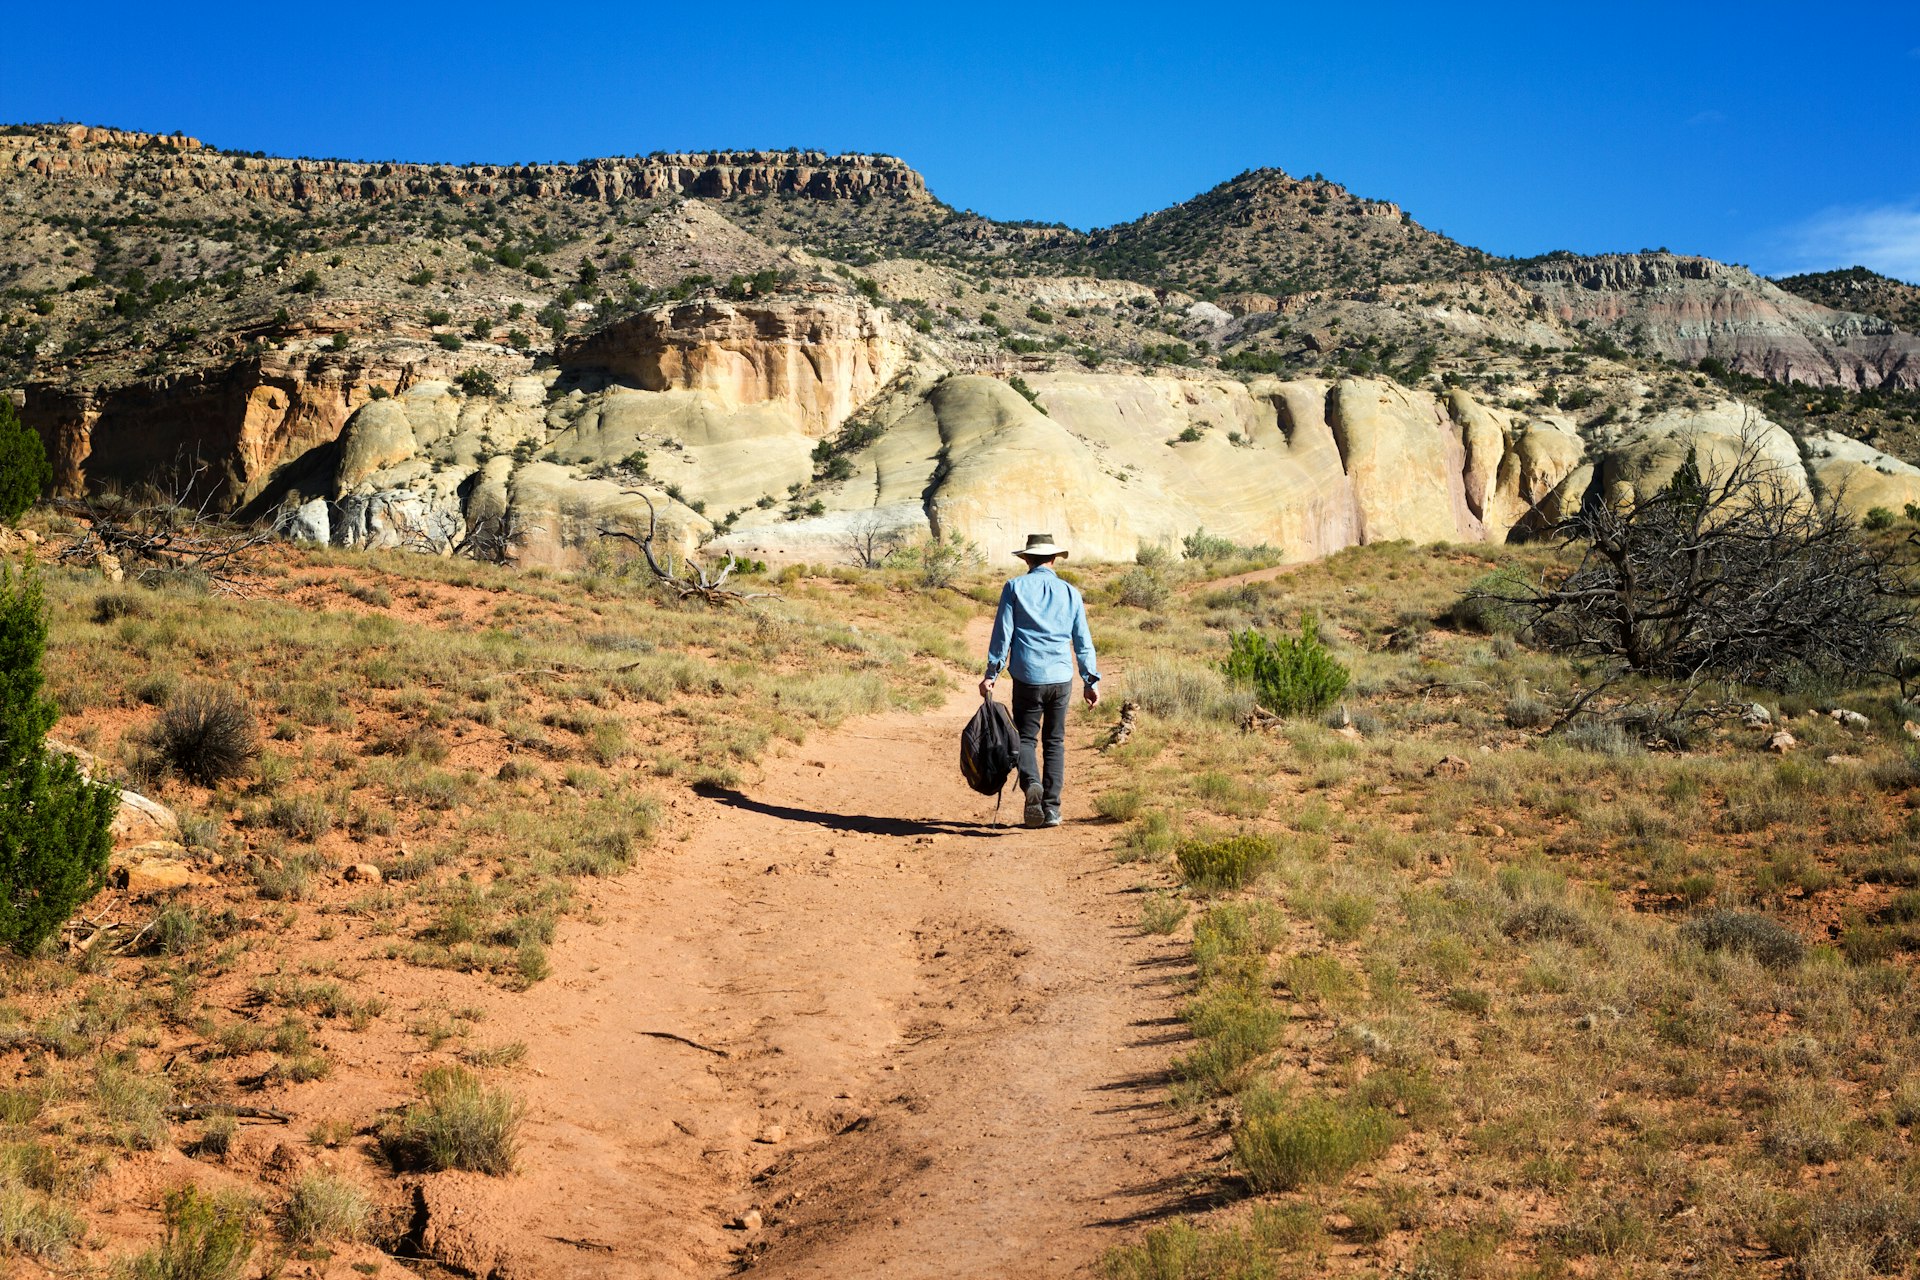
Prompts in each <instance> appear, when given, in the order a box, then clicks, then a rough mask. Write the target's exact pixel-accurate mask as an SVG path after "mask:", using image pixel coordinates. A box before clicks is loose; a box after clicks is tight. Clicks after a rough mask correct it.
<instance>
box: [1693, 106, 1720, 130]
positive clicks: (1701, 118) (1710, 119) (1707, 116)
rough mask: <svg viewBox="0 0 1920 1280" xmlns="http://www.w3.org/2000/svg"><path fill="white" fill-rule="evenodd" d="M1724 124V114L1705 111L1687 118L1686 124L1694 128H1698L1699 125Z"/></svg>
mask: <svg viewBox="0 0 1920 1280" xmlns="http://www.w3.org/2000/svg"><path fill="white" fill-rule="evenodd" d="M1726 122H1727V117H1726V113H1725V112H1722V111H1713V110H1707V111H1702V112H1699V113H1697V114H1695V115H1691V116H1688V117H1687V123H1688V124H1690V125H1692V126H1694V127H1695V128H1699V127H1700V126H1701V125H1708V124H1725V123H1726Z"/></svg>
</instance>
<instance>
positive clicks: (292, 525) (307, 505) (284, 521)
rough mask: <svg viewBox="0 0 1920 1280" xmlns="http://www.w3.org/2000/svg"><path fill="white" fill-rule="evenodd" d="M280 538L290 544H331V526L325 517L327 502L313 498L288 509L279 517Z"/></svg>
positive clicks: (323, 499)
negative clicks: (290, 542)
mask: <svg viewBox="0 0 1920 1280" xmlns="http://www.w3.org/2000/svg"><path fill="white" fill-rule="evenodd" d="M279 531H280V536H281V537H283V538H286V539H288V540H289V541H292V542H331V541H332V540H333V525H332V522H331V520H330V519H329V518H328V515H327V500H326V499H325V498H314V499H313V500H311V501H309V502H303V503H301V504H300V505H299V506H297V507H292V508H290V509H288V510H287V511H286V512H285V513H284V514H282V515H281V517H280V524H279Z"/></svg>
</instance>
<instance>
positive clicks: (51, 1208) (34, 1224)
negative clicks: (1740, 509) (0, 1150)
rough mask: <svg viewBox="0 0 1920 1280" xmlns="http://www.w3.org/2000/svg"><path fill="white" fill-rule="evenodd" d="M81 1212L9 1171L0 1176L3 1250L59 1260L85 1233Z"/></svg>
mask: <svg viewBox="0 0 1920 1280" xmlns="http://www.w3.org/2000/svg"><path fill="white" fill-rule="evenodd" d="M86 1230H87V1228H86V1223H85V1222H83V1221H82V1220H81V1218H80V1215H79V1214H77V1213H75V1212H74V1211H73V1210H72V1209H69V1208H68V1207H67V1206H66V1205H64V1204H61V1203H60V1202H59V1201H58V1200H55V1199H52V1198H51V1197H49V1196H47V1195H44V1194H42V1193H41V1192H40V1191H38V1190H35V1189H34V1188H32V1187H29V1186H27V1185H26V1184H25V1183H24V1182H23V1181H20V1180H17V1179H16V1178H15V1177H14V1176H12V1175H11V1174H9V1175H8V1176H6V1177H3V1178H0V1251H4V1252H5V1253H9V1254H14V1253H24V1254H26V1255H27V1256H28V1257H31V1258H38V1259H40V1260H41V1261H44V1262H58V1261H59V1260H60V1259H61V1258H63V1257H65V1256H66V1254H67V1252H68V1251H69V1250H70V1249H71V1248H72V1247H73V1246H74V1245H75V1244H77V1243H79V1242H80V1240H81V1239H83V1238H84V1237H85V1235H86Z"/></svg>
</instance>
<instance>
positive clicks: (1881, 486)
mask: <svg viewBox="0 0 1920 1280" xmlns="http://www.w3.org/2000/svg"><path fill="white" fill-rule="evenodd" d="M1805 456H1806V467H1807V472H1808V474H1810V475H1811V476H1812V478H1813V482H1814V484H1815V486H1816V487H1817V488H1818V489H1819V491H1820V493H1821V494H1822V496H1824V497H1827V498H1830V499H1832V500H1833V501H1835V502H1838V503H1839V504H1840V505H1841V506H1843V507H1845V508H1846V509H1847V511H1848V513H1849V514H1851V515H1852V516H1853V517H1854V518H1855V519H1856V520H1858V519H1864V518H1865V517H1866V514H1867V513H1868V512H1869V511H1872V510H1873V509H1874V508H1875V507H1880V508H1884V509H1885V510H1887V511H1891V512H1892V513H1893V514H1895V515H1900V514H1901V513H1903V512H1904V511H1906V509H1907V507H1908V506H1909V505H1910V504H1915V503H1920V467H1915V466H1913V465H1911V464H1910V463H1906V462H1902V461H1901V460H1900V459H1898V458H1895V457H1890V456H1889V455H1887V454H1884V453H1881V452H1880V451H1879V450H1878V449H1875V448H1874V447H1873V446H1872V445H1868V444H1862V443H1861V442H1860V441H1858V440H1852V439H1849V438H1847V437H1846V436H1843V435H1839V434H1837V433H1835V432H1832V431H1828V432H1824V433H1822V434H1821V435H1818V436H1815V437H1813V438H1812V439H1811V440H1808V441H1807V442H1806V445H1805Z"/></svg>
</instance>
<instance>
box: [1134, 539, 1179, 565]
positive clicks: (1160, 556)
mask: <svg viewBox="0 0 1920 1280" xmlns="http://www.w3.org/2000/svg"><path fill="white" fill-rule="evenodd" d="M1173 559H1174V556H1173V550H1172V548H1170V547H1168V546H1167V545H1166V544H1165V543H1163V542H1143V543H1141V544H1140V549H1139V550H1138V551H1136V552H1134V556H1133V562H1134V563H1135V564H1137V565H1139V566H1140V567H1141V568H1142V569H1164V568H1166V567H1167V566H1168V565H1170V564H1172V563H1173Z"/></svg>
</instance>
